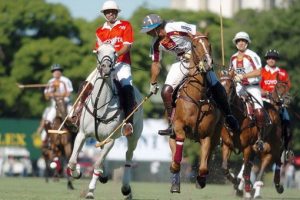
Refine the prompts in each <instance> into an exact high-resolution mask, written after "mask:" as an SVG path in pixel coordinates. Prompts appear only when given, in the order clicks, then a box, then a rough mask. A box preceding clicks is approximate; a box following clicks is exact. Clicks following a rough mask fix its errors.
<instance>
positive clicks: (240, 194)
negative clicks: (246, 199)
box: [235, 189, 244, 197]
mask: <svg viewBox="0 0 300 200" xmlns="http://www.w3.org/2000/svg"><path fill="white" fill-rule="evenodd" d="M235 195H236V196H238V197H243V195H244V192H243V190H239V189H237V190H236V193H235Z"/></svg>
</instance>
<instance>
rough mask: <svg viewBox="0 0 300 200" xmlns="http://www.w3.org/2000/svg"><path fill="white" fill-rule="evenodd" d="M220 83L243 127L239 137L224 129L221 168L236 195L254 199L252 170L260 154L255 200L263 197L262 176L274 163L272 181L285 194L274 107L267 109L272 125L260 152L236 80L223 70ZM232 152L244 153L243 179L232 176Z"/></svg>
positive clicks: (279, 140)
mask: <svg viewBox="0 0 300 200" xmlns="http://www.w3.org/2000/svg"><path fill="white" fill-rule="evenodd" d="M220 81H221V83H222V85H223V86H224V88H225V90H226V92H227V94H228V98H229V105H230V107H231V109H232V112H233V114H234V115H235V116H236V118H237V119H238V120H239V123H240V127H241V133H240V135H233V136H231V134H230V133H229V132H228V130H227V129H226V128H225V127H223V128H222V132H221V138H222V160H223V161H222V169H223V171H224V174H225V176H226V177H227V179H228V180H229V181H231V182H232V183H233V184H234V187H235V189H237V195H240V196H241V195H243V189H244V190H245V194H244V195H245V196H244V197H245V198H246V199H250V198H251V197H252V195H251V192H253V191H251V182H250V173H251V167H252V164H251V163H252V161H253V159H254V156H256V155H257V156H259V157H260V160H261V164H260V170H259V173H258V175H257V177H256V180H255V183H254V185H253V189H254V190H255V191H254V198H259V197H260V189H261V187H262V186H263V182H262V176H263V173H264V171H265V169H266V167H267V166H268V165H269V164H271V163H275V165H276V167H275V174H274V179H273V181H274V184H275V188H276V190H277V192H278V193H282V192H283V186H282V185H281V184H280V167H281V159H280V157H281V152H282V150H281V146H282V144H281V123H280V118H279V115H278V111H277V110H276V108H275V107H274V106H272V105H267V106H266V107H265V110H266V112H267V113H266V116H267V118H268V119H269V123H268V124H266V130H265V138H264V150H263V151H258V150H257V147H256V145H254V144H255V141H256V140H257V137H258V128H257V127H256V124H255V121H254V119H253V118H252V116H250V115H249V113H248V112H247V105H246V102H245V101H244V100H242V98H241V97H239V96H238V95H237V93H236V89H235V88H236V85H235V82H234V80H233V73H230V72H228V71H225V70H224V71H223V73H222V76H221V78H220ZM248 98H249V97H248ZM248 100H249V99H248ZM248 100H246V101H248ZM249 101H250V100H249ZM248 103H251V102H248ZM232 151H233V152H235V153H240V152H242V153H243V167H242V170H241V172H240V175H242V176H241V177H240V176H238V177H236V176H235V175H234V174H233V173H230V169H229V167H228V159H229V158H230V155H231V153H232ZM238 178H239V179H240V183H239V182H238V180H237V179H238Z"/></svg>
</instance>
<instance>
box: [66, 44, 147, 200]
mask: <svg viewBox="0 0 300 200" xmlns="http://www.w3.org/2000/svg"><path fill="white" fill-rule="evenodd" d="M97 63H98V64H97V68H96V69H95V70H94V75H95V76H96V78H95V80H93V81H91V82H92V84H93V89H92V92H91V94H90V95H89V97H88V98H87V99H86V101H85V106H84V108H83V110H82V114H81V118H80V126H79V132H78V134H77V136H76V139H75V144H74V148H73V153H72V156H71V158H70V160H69V163H68V174H69V175H70V176H72V177H74V178H80V176H81V172H80V166H78V165H77V158H78V154H79V152H80V150H81V149H82V147H83V145H84V142H85V141H86V139H87V138H88V137H94V138H96V139H97V140H98V141H104V140H105V139H106V138H108V137H109V135H111V134H110V133H112V132H113V131H114V130H116V127H118V125H120V124H121V123H124V122H123V120H124V112H123V110H122V108H121V103H120V97H119V95H118V93H119V92H120V91H118V89H117V86H116V84H115V80H114V76H113V75H112V74H113V73H111V72H112V71H113V70H114V69H113V67H114V63H115V49H114V47H113V46H112V45H111V44H108V43H103V44H102V45H101V46H100V48H99V49H98V51H97ZM134 92H135V101H136V102H137V103H140V102H141V100H142V98H141V94H140V92H139V91H138V89H137V88H136V87H134ZM142 130H143V109H142V107H140V108H139V109H138V110H137V112H135V114H134V121H133V133H132V135H131V136H128V137H127V145H128V149H127V152H126V162H125V170H124V175H123V180H122V188H121V191H122V194H123V196H124V198H125V199H132V192H131V187H130V180H131V165H132V158H133V153H134V150H135V149H136V146H137V142H138V139H139V138H140V136H141V133H142ZM120 136H121V132H120V131H118V132H115V134H113V135H112V136H111V137H110V140H107V141H108V142H107V143H106V144H105V145H104V146H103V147H102V149H101V152H100V156H99V158H98V160H97V161H96V163H95V164H94V172H93V175H92V180H91V182H90V184H89V187H88V193H87V194H86V198H87V199H93V198H94V191H95V189H96V183H97V180H99V181H100V182H101V183H106V182H107V179H108V178H107V172H106V170H105V169H104V163H103V162H104V160H105V158H106V156H107V154H108V153H109V151H110V150H111V148H112V147H113V145H114V141H115V139H117V138H119V137H120ZM120 153H124V152H120ZM76 165H77V166H76Z"/></svg>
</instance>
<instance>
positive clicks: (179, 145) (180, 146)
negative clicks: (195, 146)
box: [174, 139, 184, 164]
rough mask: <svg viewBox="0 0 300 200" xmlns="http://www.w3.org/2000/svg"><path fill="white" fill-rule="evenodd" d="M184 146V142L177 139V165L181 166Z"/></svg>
mask: <svg viewBox="0 0 300 200" xmlns="http://www.w3.org/2000/svg"><path fill="white" fill-rule="evenodd" d="M183 144H184V140H178V139H176V151H175V155H174V162H175V163H177V164H180V162H181V160H182V152H183Z"/></svg>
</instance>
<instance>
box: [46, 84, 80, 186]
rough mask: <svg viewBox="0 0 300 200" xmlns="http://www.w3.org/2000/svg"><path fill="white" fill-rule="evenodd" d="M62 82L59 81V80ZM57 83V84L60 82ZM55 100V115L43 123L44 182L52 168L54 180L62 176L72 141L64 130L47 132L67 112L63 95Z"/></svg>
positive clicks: (70, 135)
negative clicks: (44, 139)
mask: <svg viewBox="0 0 300 200" xmlns="http://www.w3.org/2000/svg"><path fill="white" fill-rule="evenodd" d="M59 82H60V83H61V84H63V83H62V82H61V81H59ZM60 83H58V84H60ZM53 99H54V102H55V110H56V116H55V118H54V120H53V121H52V122H51V123H45V125H44V129H45V131H46V134H47V136H46V144H45V145H43V147H42V152H43V157H44V159H45V162H46V169H45V178H46V182H48V177H49V176H50V175H51V173H52V170H54V171H53V176H54V178H55V180H58V178H59V176H63V174H64V173H63V172H64V169H63V168H64V164H65V163H66V162H67V160H68V159H69V158H70V156H71V153H72V148H73V143H74V138H75V137H73V135H72V134H71V133H70V132H68V131H67V129H64V130H65V133H64V134H56V133H49V132H48V130H50V129H53V130H57V129H59V127H60V125H61V123H62V122H63V119H65V117H66V116H67V114H68V111H67V104H66V103H65V101H64V97H54V98H53ZM67 179H68V183H67V186H68V189H71V190H73V189H74V187H73V184H72V181H71V178H70V177H68V176H67Z"/></svg>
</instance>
